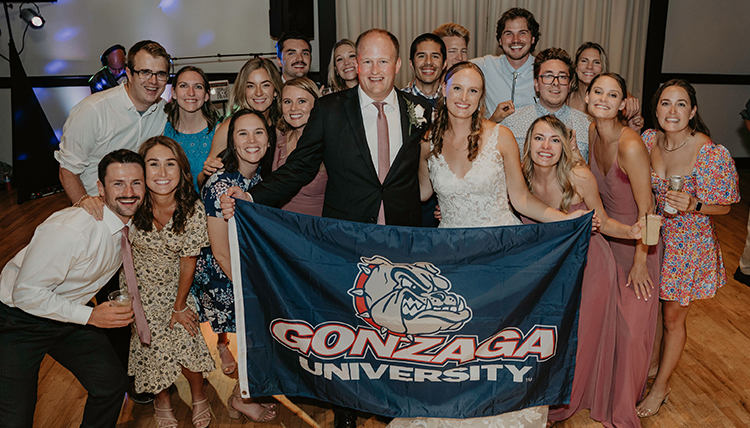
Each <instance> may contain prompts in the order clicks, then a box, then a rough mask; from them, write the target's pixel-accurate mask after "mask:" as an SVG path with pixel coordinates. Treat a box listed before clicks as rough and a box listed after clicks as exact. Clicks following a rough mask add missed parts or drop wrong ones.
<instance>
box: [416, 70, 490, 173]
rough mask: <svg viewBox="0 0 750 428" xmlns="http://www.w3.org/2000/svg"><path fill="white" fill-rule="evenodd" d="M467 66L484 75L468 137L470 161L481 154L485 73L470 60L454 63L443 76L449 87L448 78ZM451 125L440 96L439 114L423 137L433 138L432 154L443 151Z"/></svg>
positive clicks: (445, 85) (443, 98) (426, 138)
mask: <svg viewBox="0 0 750 428" xmlns="http://www.w3.org/2000/svg"><path fill="white" fill-rule="evenodd" d="M467 68H470V69H472V70H474V71H476V72H477V73H479V75H480V76H481V77H482V96H481V97H480V98H479V106H478V107H477V109H476V110H475V111H474V113H473V114H472V115H471V133H470V134H469V136H468V137H467V144H468V147H469V155H468V158H469V161H471V162H473V161H474V159H476V158H477V155H478V154H479V139H480V138H481V137H482V130H483V125H482V123H483V122H484V97H485V81H484V73H482V70H481V69H480V68H479V67H478V66H477V65H476V64H474V63H471V62H468V61H463V62H458V63H456V64H454V65H453V67H451V68H450V70H448V72H447V73H445V77H444V78H443V86H444V87H446V88H447V87H448V80H450V78H451V77H453V75H455V74H456V73H458V72H459V71H461V70H465V69H467ZM450 126H451V123H450V120H449V118H448V107H447V106H446V105H445V97H440V98H439V99H438V104H437V114H436V115H435V120H434V121H433V122H432V126H431V127H430V129H429V130H428V131H427V132H425V134H424V137H423V140H424V141H429V140H430V139H432V153H431V156H437V155H439V154H440V153H442V151H443V137H444V136H445V131H447V130H448V129H450Z"/></svg>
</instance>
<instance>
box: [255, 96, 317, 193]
mask: <svg viewBox="0 0 750 428" xmlns="http://www.w3.org/2000/svg"><path fill="white" fill-rule="evenodd" d="M320 102H321V100H318V103H317V105H316V106H315V107H313V109H312V111H311V112H310V119H309V120H308V121H307V126H305V131H304V132H303V133H302V136H301V137H300V139H299V141H298V142H297V147H296V148H295V149H294V151H293V152H292V154H290V155H289V158H288V159H287V161H286V163H285V164H284V165H282V166H281V168H279V169H277V170H276V171H274V172H273V173H272V174H271V175H269V176H268V177H267V178H266V179H264V180H263V181H262V182H261V183H258V184H257V185H255V186H253V188H252V189H250V190H249V193H250V194H251V195H252V197H253V201H255V202H256V203H259V204H262V205H271V206H274V205H277V204H278V203H279V202H280V201H282V200H286V199H290V198H291V197H293V196H294V195H296V194H297V192H299V190H300V189H301V188H302V187H303V186H305V185H306V184H308V183H309V182H311V181H312V180H313V179H314V178H315V176H316V175H317V174H318V171H319V170H320V164H321V163H322V162H323V151H324V149H325V145H324V138H325V133H324V132H323V117H324V116H325V111H324V108H323V106H321V105H320Z"/></svg>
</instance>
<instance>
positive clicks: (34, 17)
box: [21, 3, 46, 28]
mask: <svg viewBox="0 0 750 428" xmlns="http://www.w3.org/2000/svg"><path fill="white" fill-rule="evenodd" d="M31 4H33V5H34V7H36V10H34V9H32V8H31V7H23V5H22V6H21V19H23V20H24V22H26V24H27V25H28V26H30V27H31V28H42V27H44V23H45V22H46V21H45V20H44V18H42V15H41V14H40V13H39V6H37V5H36V3H31Z"/></svg>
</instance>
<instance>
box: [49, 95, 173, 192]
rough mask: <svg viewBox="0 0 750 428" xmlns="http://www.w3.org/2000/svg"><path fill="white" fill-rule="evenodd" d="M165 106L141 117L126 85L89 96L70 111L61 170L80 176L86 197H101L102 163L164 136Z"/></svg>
mask: <svg viewBox="0 0 750 428" xmlns="http://www.w3.org/2000/svg"><path fill="white" fill-rule="evenodd" d="M164 104H165V102H164V99H162V98H159V101H158V102H157V103H155V104H154V105H152V106H151V107H149V108H148V110H146V111H145V112H143V114H141V113H140V112H138V110H137V109H136V108H135V105H133V101H131V100H130V97H129V96H128V93H127V91H126V90H125V85H120V86H117V87H115V88H112V89H108V90H106V91H102V92H97V93H95V94H92V95H89V96H88V97H86V98H84V99H83V101H81V102H80V103H78V104H76V105H75V107H73V108H72V109H71V110H70V116H68V120H66V121H65V125H64V126H63V134H62V138H61V139H60V150H57V151H55V159H57V161H58V162H59V163H60V166H61V167H63V168H65V169H67V170H68V171H70V172H72V173H73V174H77V175H79V176H80V178H81V181H82V182H83V187H84V188H85V189H86V193H88V194H89V195H92V196H96V195H98V194H99V191H98V190H97V188H96V181H97V180H98V177H97V167H98V165H99V161H100V160H102V158H103V157H104V156H106V155H107V154H108V153H109V152H111V151H113V150H117V149H129V150H133V151H137V150H138V146H140V145H141V143H143V142H144V141H146V140H147V139H149V138H151V137H154V136H156V135H161V134H162V133H163V132H164V125H166V124H167V114H166V113H165V112H164Z"/></svg>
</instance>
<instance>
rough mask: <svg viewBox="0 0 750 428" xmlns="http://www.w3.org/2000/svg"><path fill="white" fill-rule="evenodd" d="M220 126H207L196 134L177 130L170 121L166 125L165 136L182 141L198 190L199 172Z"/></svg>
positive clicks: (194, 183)
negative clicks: (212, 127)
mask: <svg viewBox="0 0 750 428" xmlns="http://www.w3.org/2000/svg"><path fill="white" fill-rule="evenodd" d="M218 127H219V124H218V123H217V124H216V125H215V126H214V129H211V130H209V129H208V127H206V128H203V130H202V131H200V132H197V133H195V134H182V133H179V132H177V131H176V130H175V129H174V127H173V126H172V123H170V122H167V124H166V126H164V136H166V137H169V138H171V139H173V140H175V141H177V142H178V143H180V146H182V150H184V151H185V154H186V155H187V158H188V162H190V173H191V174H192V175H193V185H194V186H195V189H196V190H199V189H198V174H200V173H201V171H203V162H205V161H206V158H208V152H209V151H211V140H213V138H214V132H216V128H218Z"/></svg>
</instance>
